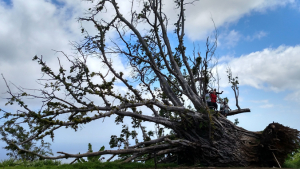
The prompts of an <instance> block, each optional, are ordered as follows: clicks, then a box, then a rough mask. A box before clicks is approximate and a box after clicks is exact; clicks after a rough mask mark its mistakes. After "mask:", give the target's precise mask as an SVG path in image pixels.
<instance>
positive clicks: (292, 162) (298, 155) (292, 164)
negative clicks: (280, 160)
mask: <svg viewBox="0 0 300 169" xmlns="http://www.w3.org/2000/svg"><path fill="white" fill-rule="evenodd" d="M283 167H285V168H300V149H298V150H297V151H296V152H294V153H292V154H291V155H290V156H289V157H288V158H287V159H286V161H285V163H284V164H283Z"/></svg>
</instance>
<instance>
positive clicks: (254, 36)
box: [246, 31, 268, 41]
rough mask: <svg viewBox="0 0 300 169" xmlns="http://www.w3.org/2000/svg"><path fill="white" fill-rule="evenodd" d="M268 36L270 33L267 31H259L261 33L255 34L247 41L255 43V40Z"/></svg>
mask: <svg viewBox="0 0 300 169" xmlns="http://www.w3.org/2000/svg"><path fill="white" fill-rule="evenodd" d="M267 34H268V33H267V32H265V31H259V32H256V33H254V34H253V35H252V36H250V35H248V36H246V40H247V41H253V40H255V39H261V38H263V37H265V36H267Z"/></svg>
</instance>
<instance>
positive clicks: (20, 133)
mask: <svg viewBox="0 0 300 169" xmlns="http://www.w3.org/2000/svg"><path fill="white" fill-rule="evenodd" d="M0 133H1V135H2V136H3V137H2V138H1V140H3V141H5V142H6V138H5V136H6V135H7V133H10V134H11V136H13V138H14V140H13V143H14V144H16V143H20V142H24V141H25V140H27V139H28V138H29V135H30V132H26V131H25V129H24V128H23V127H22V126H19V125H15V126H14V127H10V128H9V127H7V128H4V130H3V128H0ZM6 143H7V144H8V145H7V146H5V147H4V149H6V150H8V151H9V152H8V153H7V154H6V155H7V156H9V157H10V158H12V159H14V160H30V161H34V160H37V159H38V158H39V157H38V156H36V155H35V154H32V153H27V152H23V151H19V150H18V147H16V146H15V145H14V144H9V142H6ZM50 145H51V144H50V143H48V142H44V141H43V140H42V141H41V143H40V145H39V146H37V145H36V143H35V142H34V141H29V142H27V143H24V144H22V145H21V146H20V148H22V149H26V150H29V151H32V152H34V153H38V154H41V155H46V156H47V155H53V153H52V150H51V149H50Z"/></svg>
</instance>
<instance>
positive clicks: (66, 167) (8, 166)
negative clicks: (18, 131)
mask: <svg viewBox="0 0 300 169" xmlns="http://www.w3.org/2000/svg"><path fill="white" fill-rule="evenodd" d="M176 166H177V165H176V164H158V165H157V167H158V168H168V167H176ZM0 167H1V169H2V168H5V169H21V168H22V169H23V168H28V169H37V168H38V169H50V168H55V169H77V168H78V169H82V168H103V169H132V168H154V167H155V164H154V162H153V160H149V161H147V162H146V163H136V162H134V163H120V161H113V162H105V163H101V162H99V161H96V162H85V163H75V164H61V161H53V160H36V161H22V160H13V159H9V160H3V161H1V162H0Z"/></svg>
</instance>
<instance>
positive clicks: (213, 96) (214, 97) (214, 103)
mask: <svg viewBox="0 0 300 169" xmlns="http://www.w3.org/2000/svg"><path fill="white" fill-rule="evenodd" d="M222 93H223V91H222V92H221V93H217V92H216V89H214V91H213V92H212V93H211V94H210V98H211V105H212V106H213V107H214V108H215V110H218V105H217V94H222Z"/></svg>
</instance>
